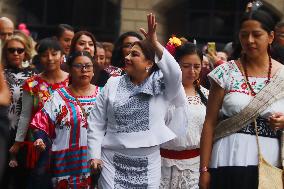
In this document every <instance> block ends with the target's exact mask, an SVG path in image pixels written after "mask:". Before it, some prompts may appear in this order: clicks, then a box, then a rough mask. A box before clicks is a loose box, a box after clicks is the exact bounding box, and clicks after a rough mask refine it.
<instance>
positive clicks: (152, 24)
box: [140, 13, 158, 44]
mask: <svg viewBox="0 0 284 189" xmlns="http://www.w3.org/2000/svg"><path fill="white" fill-rule="evenodd" d="M147 22H148V31H147V32H146V31H145V29H143V28H140V31H141V33H142V34H143V35H144V36H145V38H146V39H147V40H148V41H149V42H150V43H152V44H155V43H156V42H157V41H158V38H157V33H156V29H157V22H156V16H155V15H154V14H152V13H150V14H148V15H147Z"/></svg>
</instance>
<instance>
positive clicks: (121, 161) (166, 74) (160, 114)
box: [88, 14, 186, 189]
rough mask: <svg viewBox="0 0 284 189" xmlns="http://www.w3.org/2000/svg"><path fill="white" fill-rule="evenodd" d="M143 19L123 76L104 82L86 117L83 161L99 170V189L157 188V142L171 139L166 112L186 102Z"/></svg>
mask: <svg viewBox="0 0 284 189" xmlns="http://www.w3.org/2000/svg"><path fill="white" fill-rule="evenodd" d="M147 18H148V32H146V31H145V30H144V29H141V32H142V33H143V34H144V36H145V37H146V40H142V41H137V42H135V43H134V45H133V47H132V48H131V50H130V53H129V55H128V56H126V58H125V72H126V75H123V76H119V77H113V78H110V79H109V80H108V83H107V84H106V86H105V88H104V91H103V92H102V93H101V94H100V95H99V97H98V98H97V101H96V104H95V107H94V109H93V110H92V111H91V113H90V116H89V118H88V123H89V129H88V160H89V163H90V167H91V169H93V170H95V171H96V170H98V169H102V172H101V177H100V179H99V188H104V189H109V188H155V189H156V188H159V185H160V178H161V156H160V150H159V149H160V147H159V145H160V144H162V143H164V142H167V141H169V140H171V139H173V138H174V137H175V135H174V133H173V132H172V131H171V130H170V129H169V128H167V127H166V125H165V120H164V117H165V114H166V110H167V108H168V106H169V104H171V103H173V104H175V105H176V106H178V105H183V104H184V103H185V102H186V101H185V93H184V89H183V87H182V83H181V70H180V68H179V66H178V64H177V62H176V61H175V59H174V58H173V57H172V56H171V55H170V53H169V52H168V51H167V50H166V49H164V48H163V46H162V45H161V44H160V43H159V42H158V40H157V35H156V26H157V23H156V20H155V16H154V15H153V14H149V15H148V16H147ZM155 56H156V57H155Z"/></svg>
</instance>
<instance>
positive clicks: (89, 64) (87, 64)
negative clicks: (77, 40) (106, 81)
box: [72, 63, 93, 70]
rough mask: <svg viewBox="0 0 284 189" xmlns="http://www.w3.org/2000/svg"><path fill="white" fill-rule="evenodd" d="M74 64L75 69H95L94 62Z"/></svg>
mask: <svg viewBox="0 0 284 189" xmlns="http://www.w3.org/2000/svg"><path fill="white" fill-rule="evenodd" d="M72 66H73V67H74V68H75V69H78V70H83V68H85V69H86V70H91V69H93V64H92V63H86V64H82V63H76V64H72Z"/></svg>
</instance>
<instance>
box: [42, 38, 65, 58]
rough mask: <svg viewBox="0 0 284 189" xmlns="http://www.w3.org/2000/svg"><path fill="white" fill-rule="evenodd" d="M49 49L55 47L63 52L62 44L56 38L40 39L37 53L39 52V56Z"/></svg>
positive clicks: (54, 48)
mask: <svg viewBox="0 0 284 189" xmlns="http://www.w3.org/2000/svg"><path fill="white" fill-rule="evenodd" d="M48 49H53V50H55V51H60V52H61V53H62V48H61V45H60V44H59V42H58V41H57V40H55V39H54V38H44V39H42V40H40V41H39V43H38V45H37V53H38V54H39V56H41V55H42V54H43V53H44V52H45V51H47V50H48Z"/></svg>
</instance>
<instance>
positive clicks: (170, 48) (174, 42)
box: [166, 36, 182, 56]
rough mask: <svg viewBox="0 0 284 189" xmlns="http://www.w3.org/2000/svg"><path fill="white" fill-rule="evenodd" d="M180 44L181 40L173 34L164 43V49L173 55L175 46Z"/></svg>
mask: <svg viewBox="0 0 284 189" xmlns="http://www.w3.org/2000/svg"><path fill="white" fill-rule="evenodd" d="M181 44H182V41H181V40H180V39H179V38H177V37H175V36H173V37H171V38H170V39H169V41H168V43H167V45H166V49H167V50H168V51H169V52H170V53H171V54H172V55H173V56H174V55H175V53H176V48H177V47H178V46H181Z"/></svg>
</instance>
